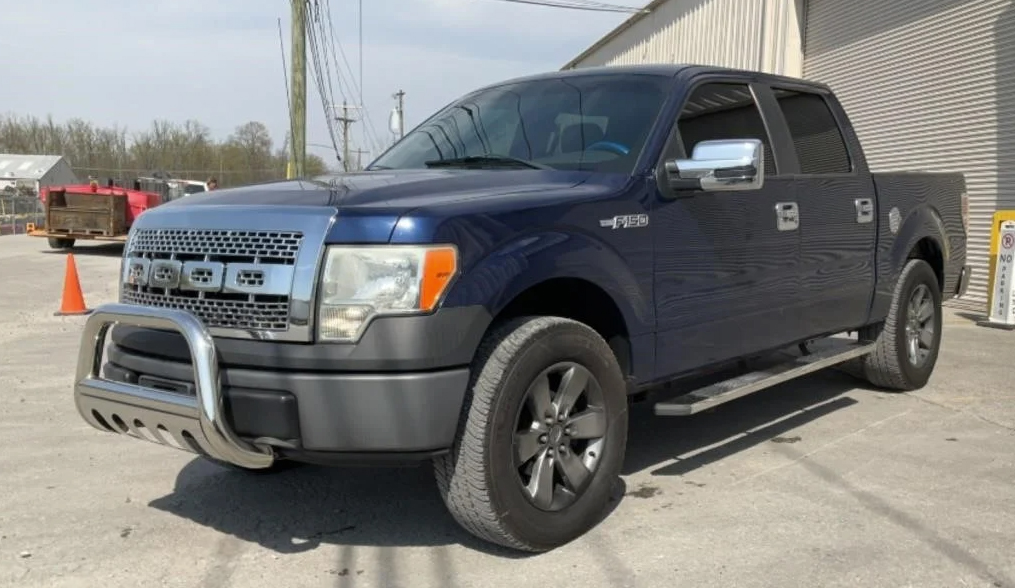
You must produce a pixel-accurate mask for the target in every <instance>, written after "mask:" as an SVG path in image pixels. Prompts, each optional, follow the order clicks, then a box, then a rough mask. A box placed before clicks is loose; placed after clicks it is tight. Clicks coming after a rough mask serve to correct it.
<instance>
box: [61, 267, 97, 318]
mask: <svg viewBox="0 0 1015 588" xmlns="http://www.w3.org/2000/svg"><path fill="white" fill-rule="evenodd" d="M90 312H92V311H91V309H88V308H85V295H84V294H83V293H82V292H81V281H80V280H79V279H78V266H77V264H76V263H74V254H73V253H68V254H67V270H66V272H65V273H64V276H63V300H62V301H61V302H60V310H58V311H56V312H54V313H53V314H54V315H56V316H67V315H79V314H88V313H90Z"/></svg>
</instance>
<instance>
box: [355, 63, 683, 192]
mask: <svg viewBox="0 0 1015 588" xmlns="http://www.w3.org/2000/svg"><path fill="white" fill-rule="evenodd" d="M668 88H669V78H666V77H662V76H653V75H624V76H620V75H617V74H610V75H589V76H580V77H562V78H555V79H543V80H535V81H527V82H519V83H513V84H506V85H502V86H497V87H494V88H489V89H486V90H481V91H479V92H475V93H473V94H470V95H468V96H466V97H465V98H462V99H461V100H459V101H457V102H455V103H454V104H452V105H450V106H448V107H446V108H444V109H443V110H441V111H440V112H438V113H437V114H436V115H434V116H433V117H431V118H430V119H429V120H427V121H426V122H425V123H423V124H422V125H420V127H418V128H416V129H415V130H413V131H412V132H411V133H409V134H407V135H406V136H405V138H404V139H402V140H401V141H400V142H399V143H398V144H397V145H395V146H394V147H392V148H391V149H390V150H389V151H388V152H387V153H385V154H384V155H382V156H381V157H379V158H378V159H377V160H376V161H374V163H373V164H371V166H370V168H369V169H410V168H425V167H434V166H436V165H443V166H444V167H447V166H448V165H447V164H448V163H453V162H448V161H447V160H457V159H462V158H477V159H471V160H464V161H461V162H460V164H461V165H462V166H467V165H468V166H475V165H482V166H487V167H488V166H491V165H496V166H497V167H504V168H516V169H517V168H518V167H520V166H524V165H525V162H529V164H530V165H528V167H543V166H545V167H549V168H553V169H559V170H581V171H597V172H612V173H630V172H631V170H632V169H633V168H634V165H635V162H636V161H637V159H638V157H639V156H640V155H641V151H642V148H643V147H644V145H645V141H646V138H647V137H648V134H649V132H650V130H651V129H652V124H653V123H654V122H655V119H656V116H657V115H658V114H659V109H660V108H661V107H662V104H663V102H664V100H665V99H666V94H667V91H668ZM479 156H483V157H482V158H479ZM489 156H493V157H489ZM508 158H510V159H508ZM511 160H514V161H511ZM519 160H521V161H519ZM442 161H443V162H444V163H440V162H442ZM532 164H534V165H532Z"/></svg>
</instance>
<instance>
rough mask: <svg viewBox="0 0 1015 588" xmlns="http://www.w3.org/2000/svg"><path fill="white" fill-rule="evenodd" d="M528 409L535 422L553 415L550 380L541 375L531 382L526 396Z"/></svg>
mask: <svg viewBox="0 0 1015 588" xmlns="http://www.w3.org/2000/svg"><path fill="white" fill-rule="evenodd" d="M526 402H527V403H528V405H529V410H530V411H531V412H532V416H533V418H535V419H536V421H537V422H542V419H543V418H545V417H547V416H553V414H554V410H553V402H552V401H551V400H550V380H549V379H548V378H547V377H546V376H543V377H541V378H539V379H537V380H536V381H535V382H533V383H532V386H530V387H529V395H528V397H527V398H526Z"/></svg>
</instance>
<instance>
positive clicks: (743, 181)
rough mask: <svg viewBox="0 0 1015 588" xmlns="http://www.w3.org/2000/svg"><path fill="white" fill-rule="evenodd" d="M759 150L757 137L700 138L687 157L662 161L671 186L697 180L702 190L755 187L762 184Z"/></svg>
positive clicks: (760, 151)
mask: <svg viewBox="0 0 1015 588" xmlns="http://www.w3.org/2000/svg"><path fill="white" fill-rule="evenodd" d="M763 153H764V152H763V150H762V145H761V141H759V140H757V139H722V140H717V141H702V142H701V143H698V144H697V145H695V146H694V153H692V154H691V159H674V160H672V161H667V162H666V173H667V174H668V175H669V177H670V181H671V184H673V185H674V187H678V185H679V186H685V187H686V186H687V182H686V180H698V181H699V182H700V183H701V189H702V190H706V191H732V190H758V189H760V188H761V187H762V186H763V185H764V184H765V170H764V166H763V165H762V157H763Z"/></svg>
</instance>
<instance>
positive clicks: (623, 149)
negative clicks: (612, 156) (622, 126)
mask: <svg viewBox="0 0 1015 588" xmlns="http://www.w3.org/2000/svg"><path fill="white" fill-rule="evenodd" d="M585 150H586V151H612V152H614V153H616V154H617V155H627V154H628V153H630V152H631V149H630V148H629V147H627V146H626V145H621V144H620V143H614V142H613V141H596V142H595V143H593V144H591V145H589V146H588V147H586V148H585Z"/></svg>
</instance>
